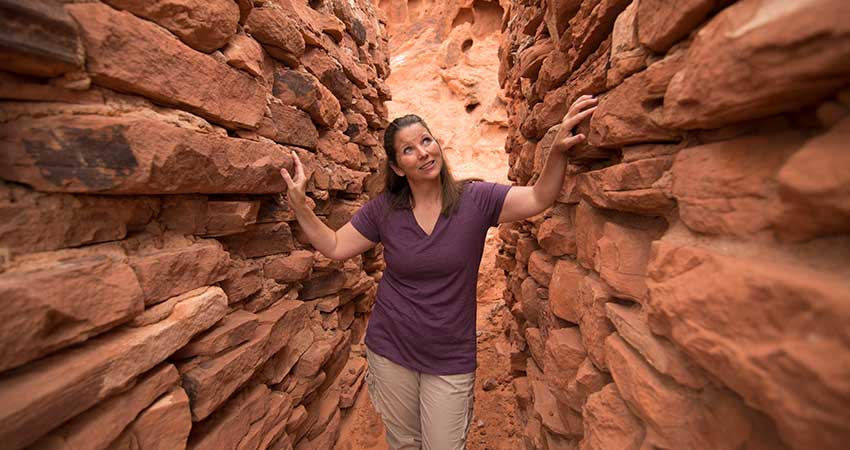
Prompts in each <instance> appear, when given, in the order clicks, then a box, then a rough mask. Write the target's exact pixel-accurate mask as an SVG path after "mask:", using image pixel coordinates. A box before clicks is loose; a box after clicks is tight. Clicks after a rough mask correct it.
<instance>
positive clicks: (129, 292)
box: [0, 254, 144, 370]
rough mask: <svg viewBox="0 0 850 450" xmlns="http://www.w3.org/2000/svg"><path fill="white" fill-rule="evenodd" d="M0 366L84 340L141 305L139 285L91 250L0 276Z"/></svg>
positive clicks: (120, 267) (127, 269)
mask: <svg viewBox="0 0 850 450" xmlns="http://www.w3.org/2000/svg"><path fill="white" fill-rule="evenodd" d="M0 297H2V298H3V301H4V305H5V307H4V308H3V309H2V310H0V324H2V326H0V342H2V345H0V370H7V369H11V368H13V367H17V366H20V365H22V364H24V363H27V362H29V361H32V360H35V359H38V358H40V357H42V356H44V355H47V354H49V353H51V352H54V351H56V350H58V349H61V348H63V347H67V346H68V345H71V344H75V343H78V342H82V341H85V340H86V339H88V338H89V337H91V336H94V335H97V334H99V333H101V332H103V331H106V330H108V329H110V328H112V327H114V326H116V325H119V324H120V323H122V322H125V321H127V320H129V319H131V318H133V317H134V316H136V315H138V314H140V313H141V312H142V310H143V309H144V296H143V294H142V288H141V287H140V286H139V281H138V280H137V279H136V275H135V274H134V273H133V270H132V269H131V268H130V267H129V266H128V265H127V264H126V263H124V262H120V261H115V260H113V259H111V258H109V257H107V256H103V255H97V254H92V255H89V256H82V257H78V258H73V259H71V258H62V257H61V255H57V256H56V257H55V258H54V259H53V260H48V261H44V262H43V263H42V264H40V267H39V268H37V269H28V270H20V271H14V270H12V271H6V272H4V273H3V274H0Z"/></svg>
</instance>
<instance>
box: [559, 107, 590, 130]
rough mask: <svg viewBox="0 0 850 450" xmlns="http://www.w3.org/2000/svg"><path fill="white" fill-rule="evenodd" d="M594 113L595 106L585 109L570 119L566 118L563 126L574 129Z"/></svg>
mask: <svg viewBox="0 0 850 450" xmlns="http://www.w3.org/2000/svg"><path fill="white" fill-rule="evenodd" d="M594 111H596V106H593V107H590V108H587V109H585V110H584V111H582V112H580V113H577V114H575V115H574V116H572V117H568V118H566V119H565V120H564V122H563V125H561V126H565V127H567V128H568V129H573V128H575V126H576V125H578V124H580V123H581V122H582V121H583V120H584V119H586V118H588V117H590V115H591V114H593V112H594Z"/></svg>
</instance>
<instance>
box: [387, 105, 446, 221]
mask: <svg viewBox="0 0 850 450" xmlns="http://www.w3.org/2000/svg"><path fill="white" fill-rule="evenodd" d="M384 150H385V151H386V153H387V167H386V172H387V178H386V185H385V190H386V191H387V192H389V193H390V194H392V196H393V199H394V201H393V202H392V203H393V206H394V207H398V208H410V207H413V206H414V201H413V198H412V197H411V193H410V183H409V181H408V180H415V181H427V180H429V179H435V178H436V179H435V181H438V182H439V183H440V185H441V188H442V192H443V213H444V214H449V213H450V212H451V211H453V210H454V207H455V206H456V203H457V199H458V197H459V192H460V186H459V185H458V183H457V181H455V179H454V176H452V173H451V170H450V169H449V166H448V164H447V163H446V160H445V155H444V153H443V150H442V147H440V144H439V143H438V142H437V140H436V139H435V138H434V136H433V135H432V134H431V130H430V129H429V128H428V125H427V124H426V123H425V121H424V120H422V118H421V117H419V116H417V115H415V114H408V115H406V116H401V117H397V118H396V119H394V120H393V121H392V122H390V124H389V125H388V126H387V129H386V130H385V132H384ZM434 169H438V170H439V172H438V174H434V173H433V172H434Z"/></svg>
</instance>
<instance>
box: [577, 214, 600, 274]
mask: <svg viewBox="0 0 850 450" xmlns="http://www.w3.org/2000/svg"><path fill="white" fill-rule="evenodd" d="M606 221H607V219H606V217H605V215H604V214H603V212H602V210H599V209H597V208H594V207H593V206H591V205H590V204H589V203H587V202H584V201H582V202H581V203H579V205H578V207H576V216H575V230H576V247H577V251H576V253H577V255H576V260H577V261H578V262H579V263H580V264H581V265H582V266H584V267H585V268H588V269H593V268H594V258H595V257H596V251H597V250H596V249H597V247H596V242H597V241H598V240H599V238H601V237H602V230H603V227H604V226H605V223H606Z"/></svg>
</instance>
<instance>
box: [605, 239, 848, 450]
mask: <svg viewBox="0 0 850 450" xmlns="http://www.w3.org/2000/svg"><path fill="white" fill-rule="evenodd" d="M649 274H650V277H651V279H652V282H651V283H650V285H651V293H650V296H649V298H648V299H647V303H646V306H647V308H648V312H649V317H650V325H651V326H652V329H653V330H668V331H667V332H666V333H665V334H667V335H669V336H670V337H671V339H672V340H673V342H675V343H676V344H677V345H678V346H679V347H681V348H682V349H683V350H684V351H685V352H686V353H687V354H688V355H689V356H690V357H692V358H693V359H694V361H696V362H697V363H698V364H699V365H700V366H701V367H703V368H704V369H705V370H707V371H708V372H710V373H711V374H712V375H714V376H715V377H717V378H718V379H721V380H723V381H724V382H725V383H726V384H727V385H728V386H729V387H730V388H731V389H732V390H734V391H735V392H737V393H738V394H740V395H741V397H743V398H744V400H745V401H747V403H748V404H751V405H754V406H755V407H757V408H759V409H760V410H762V411H764V412H765V413H766V414H767V415H768V416H770V417H771V418H773V420H774V421H776V424H777V428H778V430H779V433H780V435H781V436H782V438H783V440H784V441H785V442H788V443H789V444H791V445H792V446H793V447H794V448H800V449H802V448H824V449H838V448H841V446H842V445H843V442H846V441H847V436H848V435H847V429H846V427H845V426H844V424H843V422H842V420H841V419H839V417H843V416H846V414H845V412H846V411H850V396H848V394H847V392H848V390H847V386H846V383H844V382H843V381H841V380H846V379H848V378H847V377H848V374H850V365H848V364H847V361H845V360H843V359H840V358H839V359H836V358H835V355H841V354H844V352H845V348H846V345H847V344H846V342H847V339H848V337H847V330H846V327H845V326H844V324H845V323H846V321H847V320H848V317H850V316H848V314H850V310H848V308H847V305H848V302H847V299H848V298H850V290H848V288H847V285H846V283H845V280H843V279H840V277H838V276H836V275H831V274H830V273H828V272H820V271H814V270H811V269H806V268H803V267H800V266H796V265H795V266H789V265H787V264H784V263H781V262H772V261H766V260H764V259H756V258H736V257H731V256H722V255H719V254H715V253H712V252H710V251H708V250H704V249H700V248H697V247H690V246H676V245H672V244H667V243H657V244H654V246H653V255H652V261H651V262H650V268H649ZM674 317H675V320H671V318H674ZM788 317H797V320H794V321H792V322H788V321H787V318H788ZM813 330H817V332H814V331H813ZM813 333H814V334H813ZM812 336H816V338H812ZM802 374H805V376H806V377H809V378H810V379H813V380H818V382H817V383H810V384H809V385H807V387H806V389H800V388H799V384H798V383H797V382H795V381H794V380H799V377H800V376H802ZM618 384H619V383H618ZM812 429H817V430H820V431H819V432H818V433H811V432H810V430H812Z"/></svg>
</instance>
